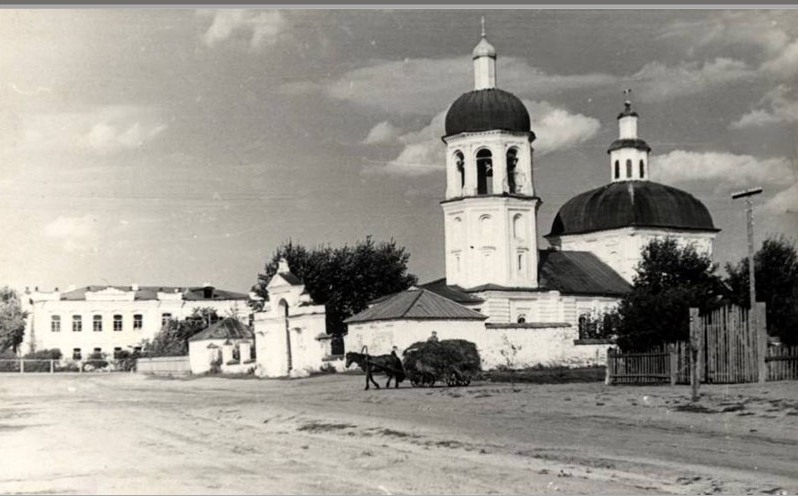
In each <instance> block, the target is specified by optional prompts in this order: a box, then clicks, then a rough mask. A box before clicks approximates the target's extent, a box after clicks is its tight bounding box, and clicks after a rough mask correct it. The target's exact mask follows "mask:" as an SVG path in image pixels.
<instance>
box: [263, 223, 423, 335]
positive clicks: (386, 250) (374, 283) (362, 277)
mask: <svg viewBox="0 0 798 496" xmlns="http://www.w3.org/2000/svg"><path fill="white" fill-rule="evenodd" d="M281 258H285V259H286V260H287V261H288V266H289V267H290V268H291V272H292V273H293V274H294V275H295V276H297V277H299V278H300V279H302V281H303V283H304V284H305V289H306V290H307V291H308V293H309V294H310V297H311V298H312V299H313V301H315V302H316V303H318V304H320V305H324V306H325V309H326V313H327V332H328V333H330V334H342V333H344V332H345V331H346V324H344V320H345V319H347V318H349V317H351V316H352V315H354V314H356V313H358V312H361V311H363V310H365V309H366V308H367V307H368V304H369V302H370V301H372V300H375V299H377V298H379V297H381V296H385V295H389V294H393V293H397V292H399V291H403V290H405V289H407V288H409V287H410V286H412V285H413V284H415V283H416V282H417V278H416V276H415V275H413V274H410V273H408V271H407V262H408V260H409V258H410V255H409V254H408V253H407V252H405V249H404V248H403V247H400V246H398V245H397V244H396V242H395V241H394V240H391V241H388V242H380V243H375V242H374V240H373V239H372V238H371V236H369V237H367V238H366V239H365V240H364V241H359V242H357V243H356V244H355V245H354V246H349V245H345V246H343V247H341V248H336V249H333V248H331V247H329V246H321V247H319V248H316V249H312V250H308V249H306V248H305V247H304V246H301V245H297V244H294V243H293V242H292V241H288V242H287V243H284V244H283V245H281V246H279V247H278V248H277V250H275V252H274V254H273V255H272V257H271V259H270V260H269V261H268V262H267V263H266V266H265V268H264V271H263V273H262V274H258V282H257V284H256V285H255V286H254V287H253V288H252V289H253V291H254V292H255V293H256V294H258V295H259V296H260V297H262V298H263V299H264V301H265V300H267V299H268V293H267V292H266V286H267V285H268V284H269V281H271V279H272V277H274V275H275V274H276V273H277V264H278V262H279V260H280V259H281Z"/></svg>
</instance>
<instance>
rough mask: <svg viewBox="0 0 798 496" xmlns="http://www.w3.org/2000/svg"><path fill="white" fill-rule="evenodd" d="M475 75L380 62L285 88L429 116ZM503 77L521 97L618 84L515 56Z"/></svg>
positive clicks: (456, 61)
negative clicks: (546, 68)
mask: <svg viewBox="0 0 798 496" xmlns="http://www.w3.org/2000/svg"><path fill="white" fill-rule="evenodd" d="M472 71H473V67H472V63H471V59H470V58H468V57H455V58H446V59H424V58H422V59H405V60H403V61H377V62H374V63H373V64H372V65H370V66H368V67H361V68H358V69H354V70H351V71H348V72H346V73H344V74H343V75H342V76H340V77H338V78H336V79H334V80H330V81H325V82H322V83H318V84H316V83H308V82H299V83H290V84H286V85H284V86H282V87H281V91H282V92H284V93H286V94H297V93H301V92H307V91H312V90H313V89H315V88H318V89H319V90H320V91H322V92H323V93H324V94H325V95H327V96H328V97H330V98H334V99H337V100H345V101H349V102H352V103H355V104H357V105H360V106H363V107H369V108H376V109H381V110H384V111H386V112H390V113H397V114H422V115H425V114H426V115H429V113H430V109H435V108H440V103H441V102H450V101H453V100H454V99H455V98H456V97H457V96H459V95H460V94H461V93H464V92H466V91H469V90H470V89H471V88H472V87H473V86H472V84H473V83H472V81H473V72H472ZM497 73H498V79H499V82H500V86H501V87H502V88H506V89H508V90H510V91H513V92H514V93H517V94H519V95H523V94H534V95H535V96H543V95H547V94H553V93H559V92H563V91H568V90H572V89H576V88H591V87H600V86H607V85H610V84H614V83H615V82H616V80H617V78H616V77H614V76H610V75H607V74H600V73H589V74H574V75H559V74H548V73H546V72H544V71H542V70H540V69H538V68H535V67H532V66H530V65H529V64H528V63H527V62H526V61H525V60H523V59H519V58H515V57H502V58H501V59H500V60H499V64H498V68H497Z"/></svg>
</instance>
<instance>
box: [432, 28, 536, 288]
mask: <svg viewBox="0 0 798 496" xmlns="http://www.w3.org/2000/svg"><path fill="white" fill-rule="evenodd" d="M472 58H473V61H474V89H473V90H472V91H469V92H467V93H465V94H463V95H461V96H460V97H459V98H458V99H457V100H455V102H454V103H453V104H452V105H451V107H449V111H448V112H447V114H446V135H445V136H444V137H443V138H442V139H443V142H444V143H445V144H446V199H445V200H444V201H443V202H441V204H442V206H443V212H444V217H445V222H444V223H445V227H446V233H445V239H446V243H445V245H446V280H447V284H451V285H458V286H461V287H463V288H466V289H469V288H475V287H478V286H482V285H486V284H491V285H495V286H501V287H513V288H536V287H537V286H538V271H537V265H538V251H537V209H538V207H539V205H540V199H539V198H538V197H537V196H535V188H534V183H533V177H532V172H533V170H532V155H533V149H532V142H533V141H534V139H535V134H534V133H533V132H532V131H531V130H530V119H529V113H528V111H527V109H526V107H525V106H524V104H523V103H522V102H521V100H519V99H518V98H517V97H516V96H515V95H513V94H511V93H509V92H506V91H503V90H501V89H498V88H497V87H496V50H495V48H493V45H491V44H490V43H489V42H488V40H487V38H486V35H485V26H484V19H483V25H482V37H481V39H480V41H479V43H477V45H476V47H475V48H474V51H473V52H472Z"/></svg>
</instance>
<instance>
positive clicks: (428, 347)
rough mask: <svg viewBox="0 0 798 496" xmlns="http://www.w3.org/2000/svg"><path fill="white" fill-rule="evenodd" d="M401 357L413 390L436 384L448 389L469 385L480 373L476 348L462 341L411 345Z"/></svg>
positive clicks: (422, 342)
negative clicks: (443, 383) (445, 386)
mask: <svg viewBox="0 0 798 496" xmlns="http://www.w3.org/2000/svg"><path fill="white" fill-rule="evenodd" d="M403 357H404V360H403V361H404V367H405V373H406V374H407V378H408V379H410V383H411V384H412V385H413V387H418V386H434V385H435V383H436V382H437V381H441V382H445V383H446V385H448V386H468V385H469V384H471V380H472V379H474V377H475V376H476V375H477V374H479V372H480V371H481V368H480V358H479V352H478V351H477V346H476V345H475V344H474V343H472V342H470V341H466V340H463V339H445V340H442V341H421V342H418V343H413V344H412V345H410V346H409V347H408V348H407V349H406V350H405V351H404V353H403Z"/></svg>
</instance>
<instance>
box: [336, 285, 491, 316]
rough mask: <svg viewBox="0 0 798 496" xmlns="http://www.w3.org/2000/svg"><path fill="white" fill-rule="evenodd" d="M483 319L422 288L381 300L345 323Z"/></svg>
mask: <svg viewBox="0 0 798 496" xmlns="http://www.w3.org/2000/svg"><path fill="white" fill-rule="evenodd" d="M404 319H407V320H485V319H487V317H486V316H484V315H482V314H481V313H479V312H475V311H474V310H471V309H469V308H466V307H464V306H462V305H460V304H459V303H455V302H454V301H452V300H450V299H448V298H444V297H443V296H440V295H438V294H435V293H433V292H432V291H429V290H427V289H424V288H410V289H408V290H406V291H402V292H401V293H396V294H395V295H393V296H391V297H389V298H387V299H385V300H383V301H382V302H380V303H377V304H376V305H374V306H372V307H371V308H367V309H366V310H363V311H362V312H360V313H358V314H356V315H354V316H352V317H349V318H348V319H346V320H345V321H344V322H345V323H347V324H354V323H357V322H372V321H376V320H404Z"/></svg>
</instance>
